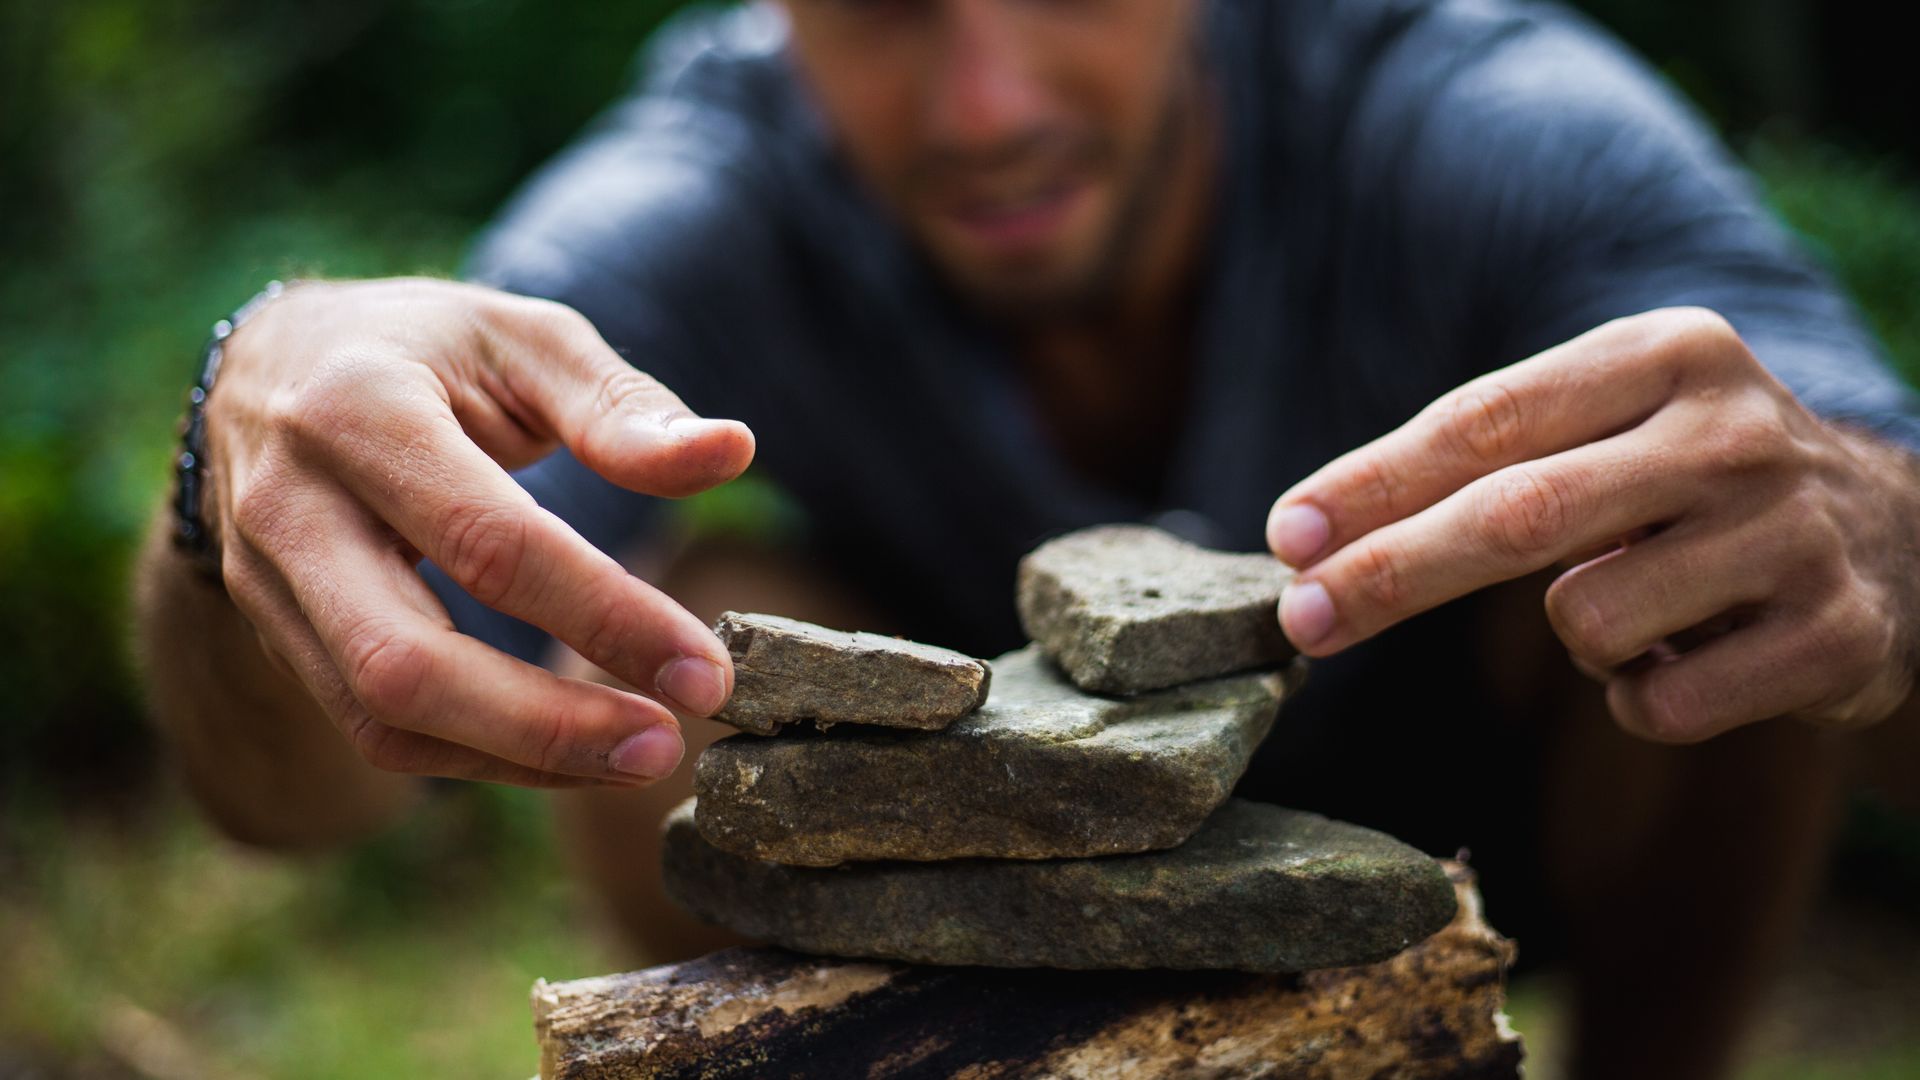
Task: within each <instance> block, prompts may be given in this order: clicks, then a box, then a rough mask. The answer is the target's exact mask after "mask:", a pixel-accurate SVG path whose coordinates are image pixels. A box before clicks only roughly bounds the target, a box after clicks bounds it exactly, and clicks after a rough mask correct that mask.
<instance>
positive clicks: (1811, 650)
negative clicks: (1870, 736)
mask: <svg viewBox="0 0 1920 1080" xmlns="http://www.w3.org/2000/svg"><path fill="white" fill-rule="evenodd" d="M1863 616H1864V617H1863ZM1891 634H1892V631H1891V629H1890V628H1889V627H1888V626H1887V624H1886V620H1885V619H1884V618H1876V617H1872V613H1869V612H1862V611H1859V610H1856V606H1855V605H1854V604H1852V603H1850V602H1848V601H1845V600H1842V601H1838V602H1832V603H1829V604H1827V605H1826V606H1825V607H1824V608H1821V609H1819V610H1816V611H1813V612H1805V611H1796V610H1793V609H1790V608H1785V607H1778V608H1774V609H1770V610H1769V611H1768V612H1767V613H1766V614H1765V615H1764V616H1763V617H1762V618H1761V619H1760V620H1759V621H1757V622H1754V623H1752V624H1751V625H1748V626H1746V627H1744V628H1741V629H1738V630H1735V631H1733V632H1732V633H1729V634H1726V635H1725V636H1722V637H1718V638H1715V639H1713V640H1712V641H1709V642H1707V643H1706V644H1704V645H1702V646H1700V647H1699V648H1697V649H1694V650H1692V651H1691V652H1686V653H1682V654H1680V655H1678V656H1675V657H1672V658H1670V659H1668V660H1665V661H1664V662H1661V663H1653V664H1647V665H1645V666H1638V667H1636V668H1635V669H1634V670H1633V671H1631V672H1624V673H1621V674H1619V675H1616V676H1615V677H1614V678H1613V679H1612V680H1611V681H1610V682H1608V684H1607V706H1608V708H1609V709H1611V710H1612V712H1613V715H1614V719H1615V720H1617V721H1618V722H1619V723H1620V725H1621V726H1622V727H1624V728H1626V729H1627V730H1628V731H1629V732H1632V733H1634V734H1636V735H1640V736H1641V737H1643V738H1647V739H1652V740H1654V741H1656V742H1667V743H1693V742H1699V741H1701V740H1703V739H1709V738H1712V737H1714V736H1716V735H1719V734H1721V733H1723V732H1726V731H1730V730H1732V729H1734V728H1736V727H1740V726H1742V725H1744V724H1750V723H1754V722H1756V721H1759V720H1768V719H1772V718H1774V717H1781V716H1789V715H1802V716H1805V717H1806V718H1809V719H1815V720H1822V721H1827V722H1832V723H1838V724H1857V723H1862V722H1868V721H1871V720H1876V719H1879V717H1880V716H1884V715H1885V714H1886V711H1889V710H1891V709H1892V708H1893V707H1894V706H1895V705H1897V704H1898V703H1899V701H1900V700H1901V698H1902V697H1903V696H1904V693H1905V688H1903V687H1897V686H1893V685H1891V683H1890V681H1889V680H1888V679H1887V678H1886V677H1885V676H1884V672H1885V671H1887V670H1889V668H1888V667H1887V666H1886V665H1884V664H1883V663H1880V662H1883V661H1884V660H1885V657H1886V654H1887V651H1888V650H1890V648H1891V641H1890V638H1891Z"/></svg>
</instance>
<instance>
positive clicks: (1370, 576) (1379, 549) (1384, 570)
mask: <svg viewBox="0 0 1920 1080" xmlns="http://www.w3.org/2000/svg"><path fill="white" fill-rule="evenodd" d="M1351 575H1352V576H1351V579H1350V580H1351V583H1352V588H1353V590H1354V591H1356V592H1358V593H1359V595H1360V597H1361V599H1362V600H1363V601H1364V602H1365V603H1366V604H1367V605H1368V606H1369V607H1371V608H1372V609H1373V610H1375V611H1378V612H1388V613H1390V612H1397V611H1399V610H1401V609H1402V608H1403V607H1405V606H1406V604H1407V603H1408V602H1409V601H1410V600H1411V599H1412V596H1413V594H1412V591H1411V590H1412V583H1411V581H1410V580H1409V579H1408V574H1407V568H1406V561H1405V558H1404V557H1403V556H1402V555H1401V553H1400V552H1399V551H1397V550H1396V549H1395V548H1394V547H1393V546H1392V545H1390V544H1383V543H1370V544H1365V545H1362V546H1361V547H1360V549H1359V550H1358V551H1356V552H1355V553H1354V559H1353V563H1352V566H1351Z"/></svg>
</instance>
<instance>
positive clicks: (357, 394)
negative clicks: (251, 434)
mask: <svg viewBox="0 0 1920 1080" xmlns="http://www.w3.org/2000/svg"><path fill="white" fill-rule="evenodd" d="M379 383H380V372H379V370H378V365H377V364H376V363H375V362H374V361H373V360H371V359H370V358H367V357H362V356H352V355H344V354H343V355H334V356H329V357H327V358H325V359H323V360H321V361H320V362H319V363H317V364H315V365H314V368H313V370H312V371H311V372H310V373H308V375H307V377H306V378H305V379H303V380H302V381H301V382H300V383H299V385H297V386H293V387H288V388H285V389H282V390H277V391H275V392H274V393H273V394H272V395H271V396H270V397H269V398H268V401H267V416H268V423H269V426H270V428H271V429H272V430H274V431H277V432H280V433H282V434H284V435H285V436H286V437H288V438H290V439H292V440H293V441H294V442H295V443H296V444H298V445H300V446H306V447H328V446H332V445H333V444H334V443H335V442H337V441H338V440H339V438H340V436H341V432H342V431H344V430H346V429H348V428H349V427H351V426H353V425H352V421H353V419H354V417H355V415H356V412H357V410H358V409H359V408H361V407H364V403H365V402H366V401H367V400H368V394H369V390H370V389H371V388H372V387H375V386H378V385H379Z"/></svg>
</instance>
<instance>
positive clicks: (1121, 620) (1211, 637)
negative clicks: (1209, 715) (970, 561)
mask: <svg viewBox="0 0 1920 1080" xmlns="http://www.w3.org/2000/svg"><path fill="white" fill-rule="evenodd" d="M1292 576H1293V571H1291V570H1289V569H1287V567H1286V566H1285V565H1284V564H1283V563H1281V562H1280V561H1279V560H1277V559H1275V558H1274V557H1273V556H1271V555H1236V554H1230V553H1227V552H1222V551H1211V550H1208V549H1207V548H1203V547H1196V546H1195V545H1193V544H1189V543H1187V542H1186V541H1185V540H1182V539H1180V538H1179V537H1177V536H1174V535H1173V534H1171V533H1167V532H1163V531H1161V530H1159V529H1154V528H1150V527H1148V526H1145V525H1103V526H1100V527H1098V528H1092V529H1082V530H1080V531H1079V532H1075V533H1068V534H1067V535H1066V536H1062V537H1059V538H1058V539H1055V540H1050V541H1048V542H1047V543H1044V544H1042V545H1040V546H1039V547H1038V548H1035V549H1034V550H1033V551H1032V552H1031V553H1029V554H1028V555H1027V557H1026V558H1025V559H1022V560H1021V561H1020V580H1019V605H1020V624H1021V626H1023V627H1025V628H1026V631H1027V636H1028V637H1030V638H1032V639H1033V640H1035V641H1037V642H1039V643H1040V645H1041V646H1042V647H1043V648H1045V649H1046V651H1047V655H1049V656H1051V657H1053V659H1054V662H1056V663H1058V664H1059V665H1060V666H1061V667H1062V668H1064V669H1065V670H1066V672H1067V674H1068V676H1069V677H1071V678H1072V679H1073V681H1074V682H1075V683H1077V684H1079V685H1080V686H1081V687H1084V688H1085V689H1088V690H1095V691H1099V692H1101V693H1108V694H1137V693H1140V692H1142V691H1146V690H1157V689H1159V688H1161V687H1164V686H1175V685H1178V684H1180V683H1184V682H1191V681H1193V680H1195V679H1205V678H1210V677H1212V676H1215V675H1225V674H1228V673H1229V672H1234V671H1242V670H1245V669H1247V668H1253V667H1261V666H1272V665H1274V664H1278V663H1281V662H1283V661H1285V660H1286V659H1287V658H1289V657H1291V656H1292V655H1293V654H1294V649H1293V646H1292V645H1290V644H1288V642H1287V639H1286V635H1284V634H1282V633H1281V631H1280V618H1279V611H1278V605H1279V602H1280V590H1281V588H1283V587H1284V586H1285V585H1286V583H1287V582H1288V581H1289V580H1291V579H1292Z"/></svg>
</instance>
